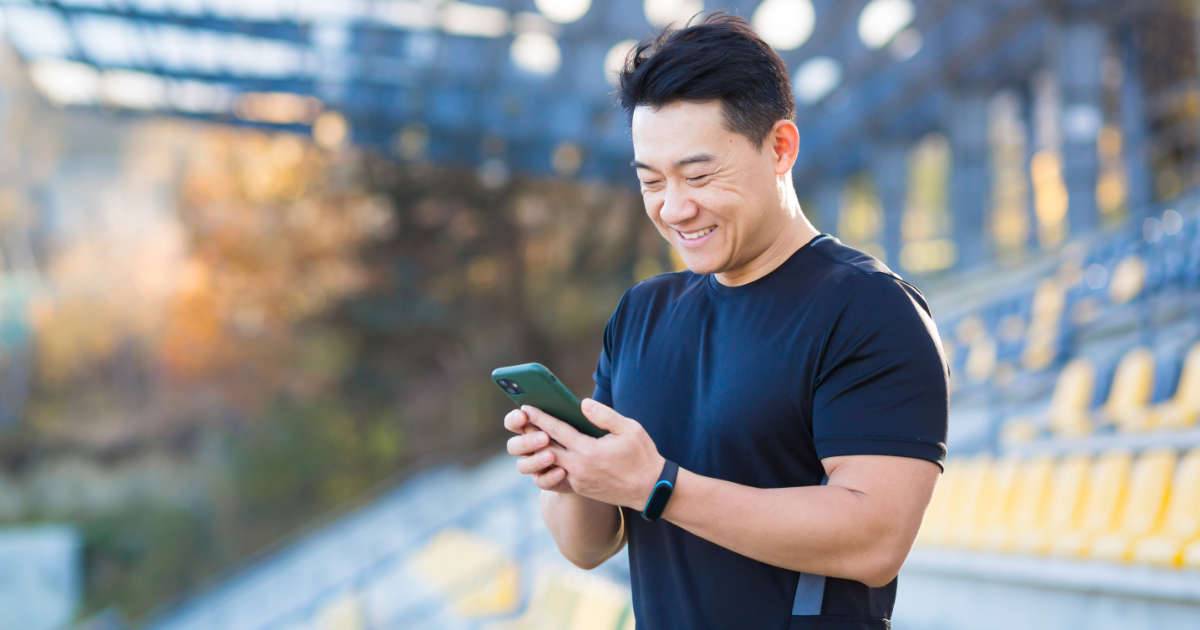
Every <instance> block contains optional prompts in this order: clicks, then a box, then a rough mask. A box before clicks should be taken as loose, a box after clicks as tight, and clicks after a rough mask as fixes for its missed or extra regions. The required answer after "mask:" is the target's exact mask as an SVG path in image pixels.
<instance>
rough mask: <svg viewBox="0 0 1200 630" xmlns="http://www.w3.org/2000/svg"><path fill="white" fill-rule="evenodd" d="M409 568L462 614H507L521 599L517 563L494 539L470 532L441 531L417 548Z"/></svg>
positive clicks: (480, 615) (468, 615)
mask: <svg viewBox="0 0 1200 630" xmlns="http://www.w3.org/2000/svg"><path fill="white" fill-rule="evenodd" d="M409 570H410V571H411V572H412V573H413V575H418V576H421V577H423V578H424V579H425V580H426V581H427V582H428V583H429V584H430V586H431V588H433V589H434V590H435V591H437V592H439V593H441V594H442V596H443V597H445V598H446V599H447V600H448V601H449V602H451V603H452V604H453V605H454V608H455V611H456V612H457V613H458V614H460V615H462V616H463V617H467V618H472V617H485V616H491V615H502V614H507V613H510V612H513V611H515V610H516V609H517V606H518V605H519V603H520V601H519V595H520V574H519V568H518V567H517V564H516V563H515V562H514V561H513V560H512V558H510V557H509V556H508V554H507V553H506V552H505V551H504V550H503V549H501V548H500V547H499V546H497V545H496V544H495V543H493V542H491V541H489V540H487V539H484V538H481V537H479V536H477V535H475V534H472V533H470V532H466V531H462V530H456V529H450V530H446V531H443V532H441V533H439V534H438V535H437V536H435V537H434V538H433V539H432V540H431V541H430V542H429V543H428V544H426V545H425V547H424V548H422V549H420V550H419V551H417V552H416V554H415V555H414V557H413V558H412V560H411V561H410V564H409Z"/></svg>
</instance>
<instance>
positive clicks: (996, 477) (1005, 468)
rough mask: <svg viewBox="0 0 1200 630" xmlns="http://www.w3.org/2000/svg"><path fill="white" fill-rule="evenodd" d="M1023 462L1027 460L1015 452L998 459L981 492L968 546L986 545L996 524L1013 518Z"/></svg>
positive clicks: (978, 546)
mask: <svg viewBox="0 0 1200 630" xmlns="http://www.w3.org/2000/svg"><path fill="white" fill-rule="evenodd" d="M1023 465H1024V462H1023V461H1021V460H1020V459H1018V458H1016V457H1015V456H1009V457H1006V458H1004V459H1002V460H1000V461H999V462H996V465H995V466H994V467H993V469H992V471H991V474H989V475H988V476H987V478H986V480H985V485H984V487H983V492H982V493H981V494H980V497H979V501H980V505H979V507H978V508H977V509H976V510H975V521H974V523H972V524H971V527H970V530H969V532H968V536H967V539H966V540H967V545H968V546H970V547H974V548H980V547H985V546H986V545H987V541H988V538H989V536H991V532H992V527H994V526H995V525H996V524H998V523H1007V522H1008V521H1009V520H1010V516H1011V514H1012V506H1013V499H1014V497H1015V495H1014V492H1013V491H1014V490H1015V489H1016V486H1017V479H1018V473H1019V472H1020V470H1021V466H1023Z"/></svg>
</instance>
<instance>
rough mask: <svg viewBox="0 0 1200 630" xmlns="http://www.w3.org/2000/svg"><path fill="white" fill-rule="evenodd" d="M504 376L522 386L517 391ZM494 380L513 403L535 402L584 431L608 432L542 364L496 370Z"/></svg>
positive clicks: (594, 432) (602, 433)
mask: <svg viewBox="0 0 1200 630" xmlns="http://www.w3.org/2000/svg"><path fill="white" fill-rule="evenodd" d="M501 379H508V380H509V381H511V382H513V383H516V384H517V386H518V387H519V388H520V389H521V392H520V393H518V394H513V393H512V392H509V391H507V390H506V389H505V388H504V385H501V384H500V381H501ZM492 381H493V382H494V383H496V386H497V387H499V388H500V391H502V392H504V395H505V396H508V397H509V398H510V399H511V400H512V401H513V402H515V403H517V405H518V406H520V405H533V406H534V407H537V408H538V409H541V410H542V411H545V412H546V413H548V414H550V415H552V416H554V417H556V418H558V419H560V420H562V421H564V422H566V423H568V424H570V425H571V426H573V427H575V428H576V429H577V430H578V431H579V432H580V433H583V434H585V435H590V436H592V437H601V436H604V435H607V434H608V431H605V430H604V429H601V428H600V427H598V426H596V425H594V424H592V422H591V421H590V420H588V419H587V417H586V416H584V415H583V412H582V411H580V409H579V399H578V398H576V397H575V394H572V393H571V390H569V389H567V386H566V385H563V384H562V382H561V381H559V380H558V378H557V377H555V376H554V374H553V373H552V372H551V371H550V370H548V369H546V366H544V365H542V364H541V363H522V364H520V365H508V366H505V367H498V368H496V369H494V370H492Z"/></svg>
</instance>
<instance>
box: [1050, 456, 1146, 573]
mask: <svg viewBox="0 0 1200 630" xmlns="http://www.w3.org/2000/svg"><path fill="white" fill-rule="evenodd" d="M1132 461H1133V457H1132V456H1131V455H1130V454H1129V453H1128V452H1127V451H1110V452H1108V453H1104V454H1103V455H1101V456H1100V457H1099V458H1097V459H1096V462H1095V463H1094V464H1092V469H1091V471H1090V474H1089V476H1088V480H1087V483H1086V485H1087V490H1086V491H1085V499H1084V502H1083V507H1082V509H1081V514H1080V518H1079V520H1078V521H1077V523H1076V525H1075V527H1072V528H1070V529H1068V530H1067V531H1064V532H1061V534H1060V535H1059V536H1058V537H1057V538H1056V539H1055V540H1054V542H1053V543H1052V544H1051V545H1050V551H1051V553H1053V554H1054V555H1059V556H1076V557H1083V556H1086V555H1087V553H1088V550H1089V549H1090V548H1091V543H1092V541H1093V540H1094V539H1096V538H1097V537H1099V536H1103V535H1105V534H1108V533H1110V532H1112V531H1113V530H1115V529H1116V526H1117V523H1118V522H1120V518H1121V509H1122V508H1123V507H1124V506H1125V498H1126V496H1127V495H1128V494H1129V473H1130V468H1131V466H1132Z"/></svg>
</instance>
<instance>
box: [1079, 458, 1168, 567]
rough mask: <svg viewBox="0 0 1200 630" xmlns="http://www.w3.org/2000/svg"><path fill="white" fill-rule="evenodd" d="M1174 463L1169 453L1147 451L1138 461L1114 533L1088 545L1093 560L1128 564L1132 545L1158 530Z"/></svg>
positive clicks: (1160, 525) (1161, 521)
mask: <svg viewBox="0 0 1200 630" xmlns="http://www.w3.org/2000/svg"><path fill="white" fill-rule="evenodd" d="M1175 462H1176V455H1175V451H1173V450H1169V449H1159V450H1154V451H1149V452H1146V453H1144V454H1142V455H1141V456H1140V457H1138V459H1137V462H1136V463H1135V464H1134V466H1133V477H1132V479H1131V480H1130V482H1129V496H1128V498H1127V499H1126V502H1125V507H1124V515H1123V517H1122V518H1121V522H1120V523H1119V524H1118V525H1117V528H1116V530H1115V531H1113V532H1112V533H1110V534H1106V535H1103V536H1100V537H1099V538H1097V539H1096V540H1095V541H1094V542H1093V543H1092V547H1091V553H1090V555H1091V556H1092V557H1093V558H1097V559H1100V560H1108V561H1110V562H1128V561H1129V560H1130V559H1131V556H1132V553H1133V545H1134V543H1135V542H1137V540H1138V539H1139V538H1142V537H1145V536H1146V535H1148V534H1150V533H1151V532H1154V531H1157V530H1158V529H1159V528H1161V527H1162V523H1163V515H1164V508H1165V507H1166V503H1167V492H1168V491H1169V489H1170V487H1171V475H1172V473H1174V472H1175Z"/></svg>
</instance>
